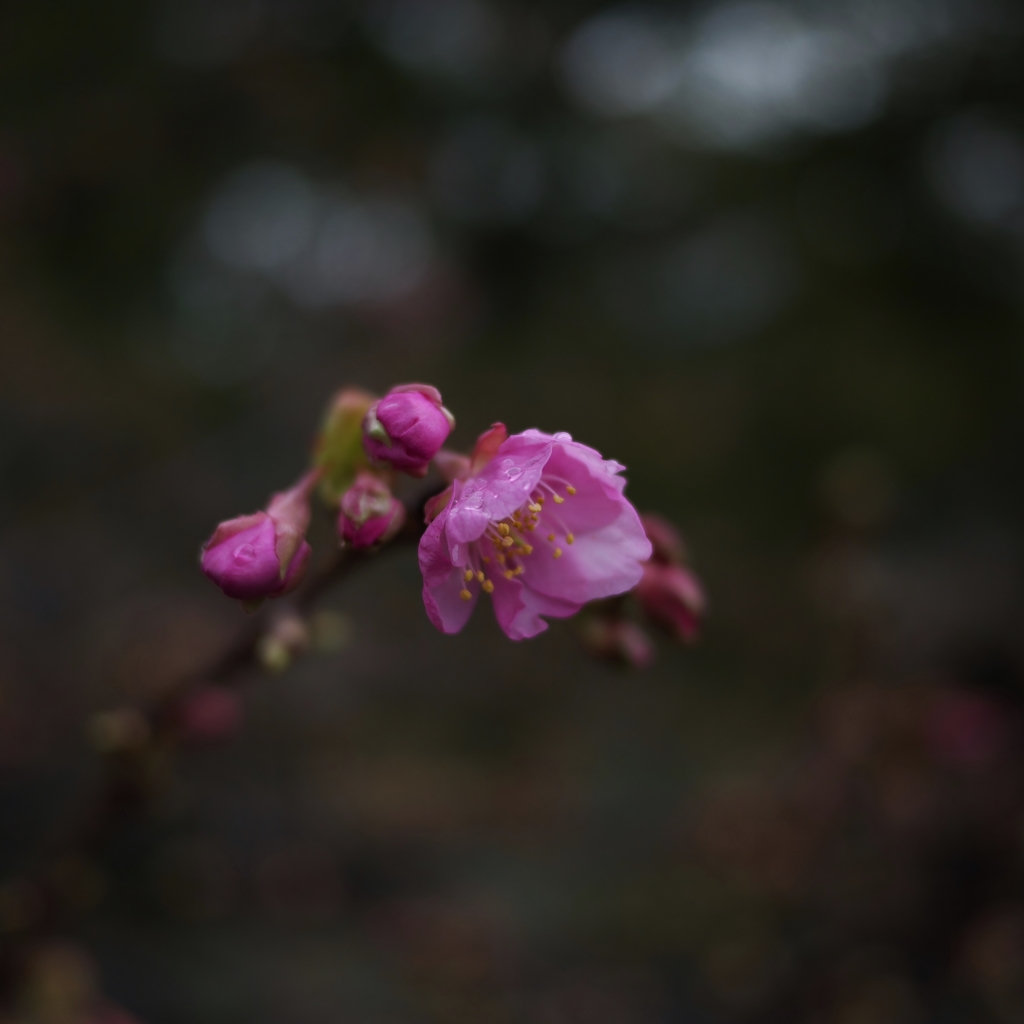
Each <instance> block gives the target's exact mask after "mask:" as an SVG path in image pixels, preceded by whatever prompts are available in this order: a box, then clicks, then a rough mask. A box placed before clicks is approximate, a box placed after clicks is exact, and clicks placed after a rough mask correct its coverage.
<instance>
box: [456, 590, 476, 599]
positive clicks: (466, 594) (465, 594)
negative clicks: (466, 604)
mask: <svg viewBox="0 0 1024 1024" xmlns="http://www.w3.org/2000/svg"><path fill="white" fill-rule="evenodd" d="M459 597H461V598H462V600H463V601H472V600H473V595H472V594H471V593H470V592H469V591H468V590H467V589H466V588H465V587H463V588H462V589H461V590H460V591H459Z"/></svg>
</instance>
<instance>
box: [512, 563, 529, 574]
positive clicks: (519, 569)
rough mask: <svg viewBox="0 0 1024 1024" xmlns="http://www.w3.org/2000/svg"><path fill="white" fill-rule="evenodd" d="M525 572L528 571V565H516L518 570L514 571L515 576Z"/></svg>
mask: <svg viewBox="0 0 1024 1024" xmlns="http://www.w3.org/2000/svg"><path fill="white" fill-rule="evenodd" d="M524 572H526V566H523V565H517V566H516V571H515V572H514V573H512V575H513V576H521V575H522V574H523V573H524Z"/></svg>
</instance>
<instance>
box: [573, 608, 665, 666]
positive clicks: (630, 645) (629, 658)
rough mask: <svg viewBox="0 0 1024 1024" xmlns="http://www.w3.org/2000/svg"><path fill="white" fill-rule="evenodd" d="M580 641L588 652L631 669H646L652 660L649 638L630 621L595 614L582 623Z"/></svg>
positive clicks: (652, 652)
mask: <svg viewBox="0 0 1024 1024" xmlns="http://www.w3.org/2000/svg"><path fill="white" fill-rule="evenodd" d="M581 639H582V640H583V645H584V647H586V649H587V651H588V652H589V653H590V654H592V655H594V657H597V658H607V659H608V660H610V661H617V662H619V663H621V664H625V665H629V666H631V667H632V668H647V667H649V666H650V665H651V663H652V662H653V661H654V644H652V643H651V638H650V637H649V636H648V635H647V634H646V633H645V632H644V631H643V630H642V629H641V628H640V627H639V626H638V625H637V624H636V623H635V622H630V621H629V619H620V618H616V617H611V616H608V615H594V616H593V617H591V618H590V619H587V620H585V622H584V624H583V628H582V633H581Z"/></svg>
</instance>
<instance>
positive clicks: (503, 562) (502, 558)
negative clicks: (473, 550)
mask: <svg viewBox="0 0 1024 1024" xmlns="http://www.w3.org/2000/svg"><path fill="white" fill-rule="evenodd" d="M497 558H498V564H499V565H504V564H505V556H504V555H498V556H497Z"/></svg>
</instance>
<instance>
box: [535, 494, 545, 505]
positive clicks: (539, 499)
mask: <svg viewBox="0 0 1024 1024" xmlns="http://www.w3.org/2000/svg"><path fill="white" fill-rule="evenodd" d="M537 504H538V505H543V504H544V495H543V494H541V495H540V496H539V497H538V498H537Z"/></svg>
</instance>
